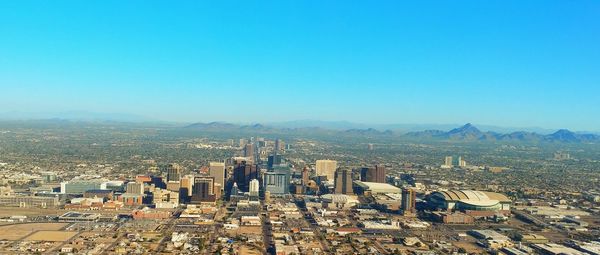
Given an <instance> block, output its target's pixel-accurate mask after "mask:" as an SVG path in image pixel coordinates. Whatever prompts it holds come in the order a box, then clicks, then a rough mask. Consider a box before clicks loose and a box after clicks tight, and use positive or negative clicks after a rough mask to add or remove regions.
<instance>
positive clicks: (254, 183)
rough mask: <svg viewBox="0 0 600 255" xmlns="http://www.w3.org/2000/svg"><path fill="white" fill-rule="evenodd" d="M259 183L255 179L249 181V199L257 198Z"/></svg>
mask: <svg viewBox="0 0 600 255" xmlns="http://www.w3.org/2000/svg"><path fill="white" fill-rule="evenodd" d="M259 187H260V185H259V183H258V180H257V179H253V180H251V181H250V196H251V197H258V191H259Z"/></svg>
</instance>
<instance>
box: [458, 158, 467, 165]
mask: <svg viewBox="0 0 600 255" xmlns="http://www.w3.org/2000/svg"><path fill="white" fill-rule="evenodd" d="M458 166H459V167H467V161H465V160H464V159H463V157H458Z"/></svg>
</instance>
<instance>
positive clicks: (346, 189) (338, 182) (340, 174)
mask: <svg viewBox="0 0 600 255" xmlns="http://www.w3.org/2000/svg"><path fill="white" fill-rule="evenodd" d="M334 188H335V194H346V195H351V194H353V193H354V192H353V190H352V170H348V169H338V170H336V171H335V181H334Z"/></svg>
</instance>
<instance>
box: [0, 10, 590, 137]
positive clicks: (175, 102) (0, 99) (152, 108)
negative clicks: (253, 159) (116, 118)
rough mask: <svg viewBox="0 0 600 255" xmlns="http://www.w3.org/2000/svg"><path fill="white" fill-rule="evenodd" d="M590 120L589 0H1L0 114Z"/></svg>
mask: <svg viewBox="0 0 600 255" xmlns="http://www.w3.org/2000/svg"><path fill="white" fill-rule="evenodd" d="M74 110H77V111H91V112H111V113H112V112H114V113H131V114H139V115H143V116H148V117H151V118H155V119H160V120H171V121H188V122H195V121H214V120H220V121H232V122H270V121H286V120H298V119H315V120H348V121H353V122H361V123H440V124H443V123H466V122H472V123H482V124H491V125H498V126H516V127H519V126H521V127H526V126H539V127H545V128H569V129H574V130H595V131H597V130H600V1H592V0H590V1H585V0H582V1H567V0H564V1H551V0H544V1H533V0H532V1H522V0H518V1H479V0H476V1H414V2H413V3H410V2H408V1H292V0H289V1H288V0H284V1H256V2H255V1H246V0H244V1H160V2H158V1H59V0H57V1H41V0H40V1H0V112H8V111H23V112H41V111H44V112H61V111H74Z"/></svg>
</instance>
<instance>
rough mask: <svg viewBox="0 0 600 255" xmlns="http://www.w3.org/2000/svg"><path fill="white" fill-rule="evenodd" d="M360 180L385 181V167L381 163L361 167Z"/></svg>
mask: <svg viewBox="0 0 600 255" xmlns="http://www.w3.org/2000/svg"><path fill="white" fill-rule="evenodd" d="M360 180H361V181H364V182H378V183H385V167H384V166H381V165H375V166H374V167H363V168H361V169H360Z"/></svg>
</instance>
